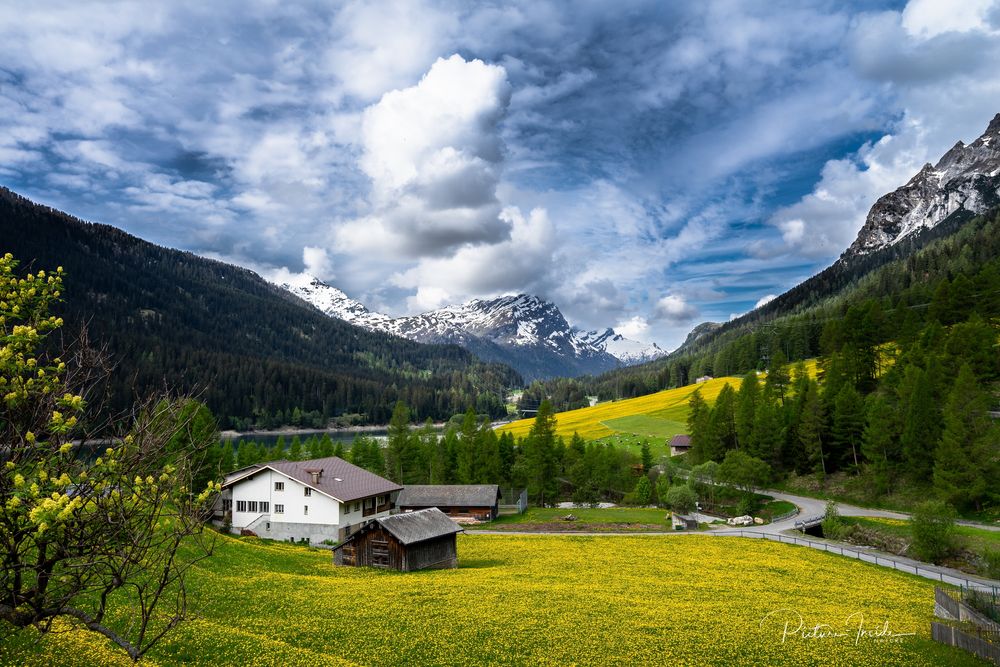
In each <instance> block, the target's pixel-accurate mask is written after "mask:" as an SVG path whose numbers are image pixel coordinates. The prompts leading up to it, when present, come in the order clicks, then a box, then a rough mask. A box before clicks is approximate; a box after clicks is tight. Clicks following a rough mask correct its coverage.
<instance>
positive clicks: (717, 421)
mask: <svg viewBox="0 0 1000 667" xmlns="http://www.w3.org/2000/svg"><path fill="white" fill-rule="evenodd" d="M712 432H713V433H714V435H715V438H716V441H717V444H718V446H719V449H718V450H717V451H707V452H706V454H707V455H708V458H709V459H711V460H713V461H721V460H722V458H723V457H724V456H725V455H726V452H727V451H728V450H730V449H734V448H735V447H736V392H735V391H734V390H733V388H732V386H730V385H729V383H726V384H725V385H724V386H723V387H722V391H720V392H719V395H718V397H717V398H716V399H715V407H713V408H712Z"/></svg>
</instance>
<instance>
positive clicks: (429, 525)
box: [375, 507, 462, 544]
mask: <svg viewBox="0 0 1000 667" xmlns="http://www.w3.org/2000/svg"><path fill="white" fill-rule="evenodd" d="M375 521H376V522H378V523H379V524H380V525H381V526H382V527H383V528H385V529H386V530H387V531H389V532H390V533H392V536H393V537H395V538H396V539H397V540H399V541H400V542H402V543H403V544H414V543H416V542H423V541H425V540H432V539H434V538H435V537H442V536H444V535H452V534H453V533H458V532H461V530H462V528H461V527H460V526H459V525H458V524H457V523H455V522H454V521H452V520H451V519H449V518H448V515H447V514H445V513H444V512H442V511H441V510H439V509H438V508H436V507H431V508H429V509H425V510H417V511H416V512H403V513H402V514H393V515H392V516H387V517H382V518H381V519H376V520H375Z"/></svg>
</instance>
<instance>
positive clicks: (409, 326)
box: [280, 277, 665, 380]
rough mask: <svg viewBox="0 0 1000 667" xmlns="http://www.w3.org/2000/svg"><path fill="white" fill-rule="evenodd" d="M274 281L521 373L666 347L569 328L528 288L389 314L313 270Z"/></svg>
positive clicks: (360, 321) (327, 305) (592, 369)
mask: <svg viewBox="0 0 1000 667" xmlns="http://www.w3.org/2000/svg"><path fill="white" fill-rule="evenodd" d="M280 286H281V287H283V288H284V289H287V290H289V291H290V292H291V293H292V294H294V295H296V296H298V297H300V298H302V299H303V300H305V301H307V302H308V303H311V304H313V305H314V306H316V308H318V309H319V310H320V311H322V312H323V313H325V314H327V315H329V316H330V317H334V318H338V319H342V320H345V321H348V322H351V323H353V324H356V325H358V326H362V327H365V328H367V329H370V330H374V331H383V332H386V333H391V334H393V335H396V336H400V337H402V338H407V339H410V340H415V341H418V342H436V343H445V342H446V343H453V344H456V345H461V346H462V347H465V348H466V349H468V350H470V351H472V352H473V353H474V354H476V355H478V356H480V357H481V358H483V359H486V360H491V361H502V362H504V363H507V364H509V365H511V366H512V367H514V368H515V369H517V370H518V371H519V372H520V373H521V374H522V375H523V376H524V377H525V378H526V379H528V380H532V379H540V378H547V377H555V376H565V377H574V376H579V375H586V374H595V373H600V372H603V371H605V370H610V369H612V368H616V367H620V366H621V365H628V364H630V363H641V362H643V361H647V360H650V359H653V358H657V357H659V356H662V355H663V354H665V352H664V351H663V350H662V349H661V348H660V347H659V346H657V345H655V344H644V343H640V342H638V341H631V340H629V339H627V338H625V337H624V336H621V335H619V334H617V333H615V331H614V330H613V329H611V328H608V329H605V330H604V331H602V332H597V331H591V332H583V331H581V330H579V329H576V328H574V327H571V326H570V325H569V323H568V322H567V321H566V318H565V317H564V316H563V314H562V312H560V310H559V308H558V307H557V306H556V305H555V304H553V303H551V302H549V301H546V300H544V299H542V298H540V297H537V296H533V295H529V294H515V295H506V296H500V297H496V298H492V299H473V300H471V301H468V302H466V303H464V304H457V305H449V306H444V307H442V308H438V309H435V310H430V311H427V312H424V313H420V314H417V315H405V316H400V317H392V316H390V315H386V314H384V313H379V312H375V311H372V310H369V309H368V308H367V307H366V306H365V305H364V304H362V303H361V302H360V301H358V300H356V299H353V298H351V297H350V296H348V295H347V294H346V293H345V292H343V291H342V290H340V289H338V288H337V287H334V286H332V285H329V284H327V283H325V282H323V281H321V280H319V279H318V278H315V277H310V279H309V281H308V283H307V284H291V283H288V282H284V283H280Z"/></svg>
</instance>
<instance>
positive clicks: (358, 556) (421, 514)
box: [333, 507, 462, 572]
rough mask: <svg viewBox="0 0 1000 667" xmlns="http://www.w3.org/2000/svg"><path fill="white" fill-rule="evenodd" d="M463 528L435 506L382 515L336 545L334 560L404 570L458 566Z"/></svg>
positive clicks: (360, 565)
mask: <svg viewBox="0 0 1000 667" xmlns="http://www.w3.org/2000/svg"><path fill="white" fill-rule="evenodd" d="M461 530H462V529H461V528H460V527H459V526H458V525H457V524H456V523H455V522H454V521H452V520H451V519H449V518H448V516H447V515H446V514H445V513H444V512H442V511H441V510H439V509H437V508H434V507H432V508H430V509H425V510H417V511H416V512H406V513H403V514H394V515H392V516H388V517H381V518H378V519H376V520H375V521H372V522H371V523H368V524H366V525H364V526H362V527H361V528H360V529H359V530H358V531H357V532H356V533H353V534H352V535H351V536H350V537H348V538H347V539H346V540H345V541H344V542H343V543H341V544H338V545H337V546H336V547H334V550H333V562H334V563H335V564H336V565H349V566H355V567H380V568H386V569H393V570H401V571H403V572H412V571H413V570H424V569H428V568H452V567H458V548H457V544H456V539H455V535H456V534H457V533H459V532H461Z"/></svg>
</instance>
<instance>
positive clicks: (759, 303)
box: [753, 294, 778, 308]
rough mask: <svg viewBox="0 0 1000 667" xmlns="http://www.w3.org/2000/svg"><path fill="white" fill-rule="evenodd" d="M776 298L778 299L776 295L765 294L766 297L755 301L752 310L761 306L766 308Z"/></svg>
mask: <svg viewBox="0 0 1000 667" xmlns="http://www.w3.org/2000/svg"><path fill="white" fill-rule="evenodd" d="M777 298H778V295H777V294H766V295H764V296H762V297H760V298H759V299H758V300H757V303H755V304H754V305H753V307H754V308H760V307H761V306H766V305H767V304H769V303H771V302H772V301H774V300H775V299H777Z"/></svg>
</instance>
